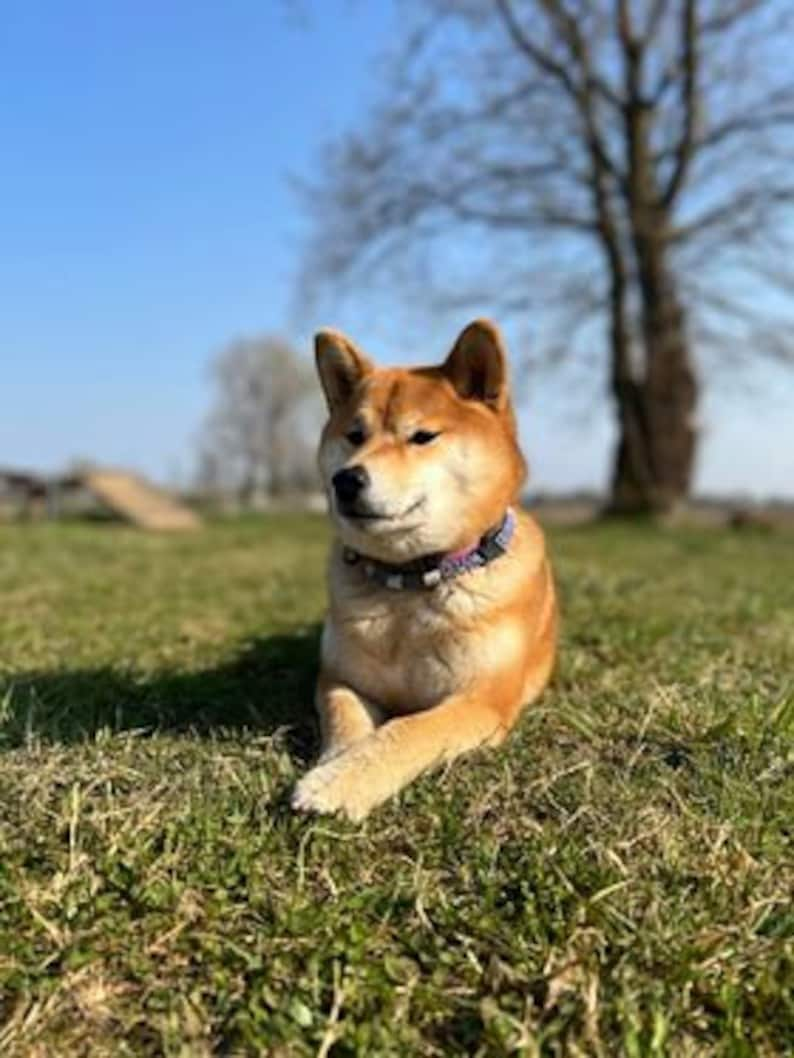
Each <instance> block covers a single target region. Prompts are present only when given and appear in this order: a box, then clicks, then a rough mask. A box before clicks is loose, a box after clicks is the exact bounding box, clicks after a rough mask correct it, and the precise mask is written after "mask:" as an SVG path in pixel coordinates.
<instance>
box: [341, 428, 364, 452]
mask: <svg viewBox="0 0 794 1058" xmlns="http://www.w3.org/2000/svg"><path fill="white" fill-rule="evenodd" d="M345 437H346V438H347V439H348V441H349V442H350V443H351V444H352V445H353V446H354V447H355V448H358V446H359V445H363V444H364V441H366V439H367V438H366V434H365V433H364V431H363V430H362V429H361V427H360V426H354V427H353V429H352V430H349V431H348V432H347V433H346V434H345Z"/></svg>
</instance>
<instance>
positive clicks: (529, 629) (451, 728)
mask: <svg viewBox="0 0 794 1058" xmlns="http://www.w3.org/2000/svg"><path fill="white" fill-rule="evenodd" d="M317 359H318V369H319V372H320V377H321V380H322V382H323V386H324V389H325V392H326V396H327V398H328V401H329V408H330V419H329V422H328V424H327V425H326V427H325V430H324V431H323V436H322V440H321V444H320V457H319V458H320V468H321V472H322V474H323V478H324V481H325V484H326V487H327V489H328V494H329V502H330V507H331V516H332V520H333V522H334V525H335V528H336V531H337V540H336V541H335V544H334V547H333V549H332V554H331V559H330V567H329V587H330V600H331V601H330V610H329V614H328V617H327V620H326V624H325V628H324V632H323V641H322V661H321V674H320V679H319V683H318V688H317V708H318V711H319V714H320V719H321V726H322V737H323V749H322V755H321V758H320V761H319V762H318V764H317V765H316V766H315V767H314V768H313V769H312V770H311V771H310V772H309V773H308V774H307V775H306V776H304V778H303V779H301V781H300V782H299V783H298V785H297V787H296V790H295V794H294V797H293V804H294V806H295V807H296V808H298V809H302V810H310V811H316V812H340V813H342V814H345V815H347V816H348V817H349V818H351V819H361V818H363V817H364V816H366V815H367V813H368V812H370V811H371V810H372V809H373V808H374V807H375V806H376V805H378V804H380V803H381V802H383V801H384V800H386V799H387V798H389V797H391V796H392V795H393V794H395V793H396V792H397V791H398V790H400V789H401V788H402V787H403V786H405V785H406V783H408V782H410V781H411V780H412V779H414V778H415V777H416V776H417V775H419V774H420V772H422V771H424V770H425V769H427V768H429V767H432V766H433V765H436V764H439V763H441V762H443V761H449V760H452V759H453V758H455V757H457V756H458V755H460V754H461V753H465V752H467V751H469V750H472V749H475V748H476V747H478V746H481V745H494V744H497V743H499V742H501V741H502V739H503V738H504V737H505V735H506V734H507V732H508V731H509V730H510V729H511V728H512V727H513V725H514V724H515V722H516V720H517V719H518V716H519V714H520V712H521V709H522V707H523V706H524V705H525V704H527V703H528V702H530V701H531V700H533V699H534V698H536V697H537V696H538V695H539V694H540V692H541V691H542V690H543V688H544V687H545V685H546V683H547V681H548V679H549V676H550V674H551V670H552V666H553V663H554V654H555V645H556V625H557V609H556V603H555V595H554V584H553V580H552V576H551V571H550V566H549V562H548V559H547V557H546V552H545V547H544V540H543V535H542V533H541V531H540V529H539V528H538V526H537V524H536V523H535V522H534V520H533V519H532V518H531V517H530V516H529V515H528V514H527V513H525V512H523V511H518V510H517V508H516V505H517V503H518V496H519V492H520V489H521V486H522V483H523V480H524V475H525V467H524V461H523V458H522V456H521V453H520V451H519V449H518V445H517V440H516V427H515V419H514V416H513V411H512V407H511V403H510V398H509V389H508V383H507V374H506V362H505V352H504V347H503V345H502V341H501V337H500V335H499V333H498V331H497V330H496V328H495V327H494V326H493V324H491V323H489V322H487V321H475V323H473V324H470V325H469V327H467V328H466V329H465V330H464V331H463V333H462V335H461V336H460V338H459V339H458V341H457V343H456V345H455V347H454V348H453V350H452V352H451V353H450V356H449V357H448V359H447V361H446V362H445V364H444V365H442V366H441V367H437V368H416V369H411V370H408V369H402V368H384V369H378V368H375V367H374V366H373V365H372V363H371V362H370V361H369V360H368V358H367V357H365V356H364V354H363V353H361V352H360V350H358V349H357V348H356V347H355V345H354V344H353V343H352V342H350V340H349V339H347V338H345V337H344V336H343V335H340V334H339V333H338V332H333V331H324V332H321V333H320V334H319V335H318V337H317ZM359 425H362V426H364V428H365V432H366V439H365V441H364V443H363V444H362V445H360V446H358V447H356V446H354V445H352V444H351V443H350V442H349V441H347V440H346V439H345V438H346V435H347V434H348V433H349V432H350V430H351V429H352V428H353V427H355V426H359ZM419 429H421V430H431V431H440V436H439V437H438V438H437V439H436V440H434V441H433V442H432V443H431V444H427V445H422V446H418V445H416V444H412V443H411V441H410V437H411V435H412V434H413V433H414V432H415V431H416V430H419ZM352 465H361V466H363V467H365V468H366V469H367V471H368V473H369V475H370V479H371V481H370V485H369V486H368V492H367V502H368V503H370V504H371V505H372V509H373V510H377V511H379V512H384V516H383V521H375V522H373V523H364V524H358V523H357V522H353V521H351V520H350V519H348V518H346V517H344V516H343V515H342V514H341V513H340V512H339V511H338V510H337V507H336V504H335V502H334V495H333V489H332V488H331V484H330V482H331V478H332V477H333V474H334V473H335V472H336V471H338V470H340V469H341V468H343V467H347V466H352ZM511 505H512V506H513V507H514V509H516V513H517V515H518V518H517V527H516V532H515V535H514V537H513V540H512V542H511V544H510V547H509V550H508V552H507V554H505V555H503V556H500V557H499V558H497V559H496V560H495V561H493V562H491V563H490V564H489V565H487V566H485V567H484V568H481V569H477V570H474V571H473V572H469V573H465V574H463V575H462V576H460V577H458V578H456V579H453V580H449V581H445V582H443V583H442V584H440V585H438V586H437V587H436V588H434V589H432V590H417V591H410V590H409V591H392V590H389V589H387V588H383V587H380V586H379V585H376V584H374V583H373V582H372V581H370V580H368V579H367V578H366V576H365V575H364V572H363V571H362V569H361V566H360V564H359V565H353V566H351V565H349V564H347V563H345V562H344V560H343V557H342V549H343V546H344V545H346V546H348V547H352V548H354V549H356V550H357V551H359V552H360V553H362V554H364V555H369V556H372V557H375V558H378V559H380V560H382V561H385V562H390V563H394V564H400V563H404V562H407V561H409V560H411V559H413V558H417V557H419V556H422V555H426V554H431V553H436V552H445V553H446V552H451V551H455V550H457V549H459V548H463V547H466V546H468V545H471V544H473V543H475V542H476V541H477V540H478V539H479V538H480V537H481V536H482V535H483V534H484V533H485V532H487V530H488V529H490V528H491V527H493V526H494V525H496V524H498V523H499V521H500V519H501V518H502V516H503V514H504V512H505V510H506V509H507V507H508V506H511Z"/></svg>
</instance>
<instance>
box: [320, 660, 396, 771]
mask: <svg viewBox="0 0 794 1058" xmlns="http://www.w3.org/2000/svg"><path fill="white" fill-rule="evenodd" d="M316 704H317V712H318V714H319V717H320V733H321V735H322V751H321V753H320V763H321V764H323V763H325V762H326V761H329V760H331V759H332V758H333V757H337V756H339V754H340V753H343V752H344V751H345V750H347V749H350V747H351V746H353V745H355V744H356V743H357V742H361V741H362V740H363V739H365V738H367V736H369V735H371V734H372V733H373V732H374V731H375V729H376V728H377V727H378V726H379V725H380V724H381V723H382V722H383V714H382V713H381V711H380V709H378V707H377V706H375V705H373V704H372V703H371V702H368V701H366V700H365V699H364V698H362V697H361V695H359V694H356V692H355V691H354V690H352V689H351V688H350V687H345V686H344V685H342V684H339V683H336V682H334V681H332V680H329V679H327V678H326V677H324V676H321V677H320V680H319V682H318V684H317V697H316Z"/></svg>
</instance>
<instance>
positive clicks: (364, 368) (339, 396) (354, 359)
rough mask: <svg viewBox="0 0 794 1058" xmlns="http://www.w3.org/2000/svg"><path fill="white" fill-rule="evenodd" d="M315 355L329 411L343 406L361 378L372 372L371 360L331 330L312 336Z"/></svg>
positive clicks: (351, 343)
mask: <svg viewBox="0 0 794 1058" xmlns="http://www.w3.org/2000/svg"><path fill="white" fill-rule="evenodd" d="M314 356H315V359H316V361H317V373H318V374H319V376H320V382H321V383H322V386H323V392H324V393H325V399H326V401H327V402H328V408H329V410H330V411H333V410H334V409H335V408H338V407H339V406H340V404H344V403H346V402H347V401H348V400H349V399H350V397H351V396H352V395H353V391H354V390H355V388H356V387H357V386H358V384H359V382H360V381H361V379H362V378H364V376H365V375H368V374H369V373H370V371H372V369H373V365H372V361H371V360H369V359H368V358H367V357H366V356H365V355H364V354H363V353H362V352H361V350H360V349H359V348H358V346H357V345H356V344H355V343H354V342H351V340H350V339H349V338H348V337H346V335H344V334H342V332H341V331H334V330H331V329H330V328H326V329H323V330H322V331H318V332H317V334H316V335H315V336H314Z"/></svg>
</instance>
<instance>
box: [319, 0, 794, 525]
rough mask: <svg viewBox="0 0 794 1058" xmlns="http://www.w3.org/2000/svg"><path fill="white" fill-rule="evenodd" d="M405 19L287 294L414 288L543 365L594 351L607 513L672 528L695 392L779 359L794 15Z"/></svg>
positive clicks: (333, 167)
mask: <svg viewBox="0 0 794 1058" xmlns="http://www.w3.org/2000/svg"><path fill="white" fill-rule="evenodd" d="M402 10H403V14H404V20H405V25H406V27H407V28H406V34H405V39H404V40H403V41H402V42H401V43H400V44H399V45H398V46H397V49H396V51H395V52H394V53H393V54H392V55H391V56H390V57H388V59H387V62H386V63H385V65H384V71H383V82H384V83H385V84H386V86H387V91H386V93H385V98H384V99H382V100H381V101H380V102H379V103H376V104H375V105H374V106H373V108H372V110H371V111H370V113H369V114H368V116H367V118H366V120H365V121H364V124H363V127H362V129H361V131H359V132H357V133H354V134H351V135H348V136H346V137H344V138H343V139H342V140H340V141H338V142H336V143H334V144H331V145H329V146H328V147H327V149H326V150H325V151H324V152H323V164H322V175H321V177H319V178H318V179H317V180H316V181H315V185H314V186H313V187H312V188H311V198H310V205H309V208H310V210H311V217H312V228H311V232H312V234H311V237H310V240H309V246H308V249H307V256H306V262H307V263H306V269H305V273H304V276H303V284H302V288H303V289H304V290H305V291H315V292H316V291H317V290H318V289H322V288H324V287H325V288H327V287H328V286H329V285H331V286H332V287H333V288H334V289H335V290H336V289H339V284H340V280H342V281H347V282H350V281H353V282H356V283H358V282H360V281H361V280H362V279H363V280H366V281H371V280H372V279H373V277H374V278H376V279H377V278H380V279H385V280H386V281H387V282H388V284H389V289H394V284H395V282H397V283H399V284H400V286H399V289H400V290H401V291H402V292H408V291H410V292H411V293H413V292H414V291H412V289H411V283H412V282H414V281H418V283H417V292H418V293H419V296H420V298H421V300H422V302H423V303H424V304H425V305H428V306H429V305H430V304H431V299H430V295H429V291H431V290H432V291H433V298H432V305H433V307H434V308H435V307H437V306H438V305H444V306H450V305H453V306H454V305H455V304H460V303H462V302H464V301H467V300H471V299H472V297H473V296H474V297H476V298H478V300H479V301H480V302H482V300H483V299H484V298H486V297H487V298H488V299H489V300H490V303H491V304H492V305H493V306H495V307H496V308H497V309H498V310H499V311H501V312H503V313H513V314H516V315H523V316H526V315H528V314H529V313H530V312H532V313H533V315H534V318H537V319H539V320H540V323H539V328H540V331H541V337H542V339H543V342H542V344H543V351H544V352H545V353H546V354H548V353H550V352H551V353H555V354H556V355H557V356H560V357H563V358H565V357H568V358H574V359H577V360H579V362H582V363H587V364H588V367H590V366H592V350H593V347H594V344H595V345H600V347H601V348H602V349H603V348H604V347H606V349H607V350H608V354H607V355H608V366H609V369H608V372H607V377H608V378H609V387H610V392H611V396H612V398H613V401H614V408H615V413H616V417H617V422H618V427H619V429H618V445H617V450H616V453H615V457H614V463H613V473H612V495H611V502H612V506H613V508H614V509H616V510H621V511H643V510H644V511H667V510H669V509H670V508H671V507H673V506H674V505H676V504H677V503H678V501H680V500H681V499H682V498H684V497H685V496H686V495H687V493H688V491H689V488H690V485H691V480H692V474H693V466H694V458H695V452H696V442H697V426H696V411H697V402H698V394H699V384H698V378H699V376H700V377H708V376H709V374H710V373H711V371H712V370H717V369H719V370H720V371H722V369H723V367H725V366H726V365H731V364H733V363H736V362H739V361H741V360H746V358H747V357H750V356H764V355H766V356H772V357H776V358H778V359H780V358H789V359H794V357H792V347H791V346H790V345H789V344H788V341H787V340H788V339H789V338H790V337H791V336H792V334H794V330H792V326H791V323H792V321H791V319H790V315H788V314H787V309H788V308H790V295H791V293H792V291H794V268H792V261H794V257H793V256H792V253H791V251H792V248H793V247H792V236H794V216H792V211H791V203H792V201H793V200H794V165H793V164H792V163H793V162H794V147H793V145H792V130H794V64H793V63H792V61H791V56H790V51H791V40H792V36H791V30H792V24H793V23H794V7H793V6H792V4H791V3H789V2H788V0H636V2H633V0H424V2H422V3H418V2H416V0H404V6H403V9H402ZM439 275H441V276H445V277H448V282H447V283H446V284H445V285H440V284H439V282H438V278H437V277H438V276H439ZM786 295H788V298H789V302H788V305H787V302H786ZM599 323H600V325H601V327H602V331H601V333H602V334H605V335H606V336H607V341H606V342H604V341H603V339H602V340H601V342H600V343H599V342H598V339H595V340H594V337H593V324H599ZM695 349H696V350H697V354H698V364H697V370H696V365H695V358H694V353H693V350H695ZM602 363H603V360H602Z"/></svg>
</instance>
